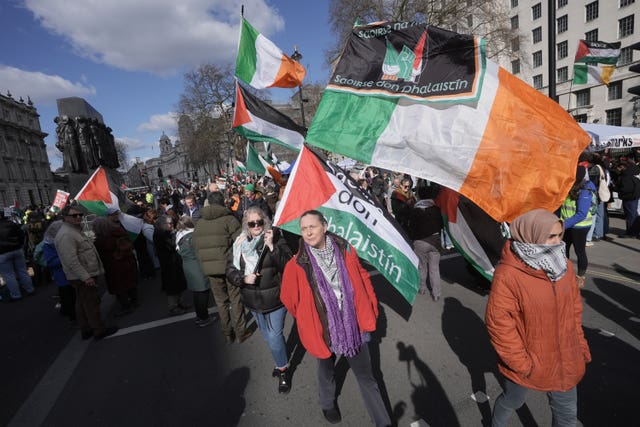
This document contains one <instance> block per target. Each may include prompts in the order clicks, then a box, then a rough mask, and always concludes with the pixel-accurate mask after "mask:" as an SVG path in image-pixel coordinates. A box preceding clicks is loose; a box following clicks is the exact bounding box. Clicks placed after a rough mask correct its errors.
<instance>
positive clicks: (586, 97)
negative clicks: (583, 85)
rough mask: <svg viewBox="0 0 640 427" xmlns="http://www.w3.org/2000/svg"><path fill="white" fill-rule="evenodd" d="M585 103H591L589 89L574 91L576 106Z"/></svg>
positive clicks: (585, 104) (583, 105)
mask: <svg viewBox="0 0 640 427" xmlns="http://www.w3.org/2000/svg"><path fill="white" fill-rule="evenodd" d="M587 105H591V90H589V89H585V90H581V91H579V92H576V106H577V107H586V106H587Z"/></svg>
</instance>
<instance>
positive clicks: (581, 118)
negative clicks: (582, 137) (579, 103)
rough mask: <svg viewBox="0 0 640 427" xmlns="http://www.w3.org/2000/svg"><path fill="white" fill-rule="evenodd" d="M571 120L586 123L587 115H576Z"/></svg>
mask: <svg viewBox="0 0 640 427" xmlns="http://www.w3.org/2000/svg"><path fill="white" fill-rule="evenodd" d="M573 118H574V119H575V120H576V122H578V123H587V115H586V114H576V115H575V116H573Z"/></svg>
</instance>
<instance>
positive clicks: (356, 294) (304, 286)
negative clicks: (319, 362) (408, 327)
mask: <svg viewBox="0 0 640 427" xmlns="http://www.w3.org/2000/svg"><path fill="white" fill-rule="evenodd" d="M332 236H333V237H334V238H335V241H336V244H338V247H339V248H340V249H341V250H342V253H343V255H344V259H345V265H346V268H347V271H348V272H349V278H350V279H351V285H352V286H353V302H354V306H355V311H356V317H357V319H358V326H359V328H360V331H361V332H372V331H375V330H376V319H377V317H378V299H377V298H376V294H375V292H374V290H373V286H372V285H371V279H370V278H369V273H368V272H367V270H365V269H364V268H363V267H362V265H361V264H360V261H359V260H358V255H357V254H356V250H355V249H354V248H353V247H352V246H351V245H349V243H348V242H346V241H345V240H343V239H342V238H340V237H337V236H335V235H332ZM310 280H311V281H313V285H312V284H310ZM317 288H318V287H317V285H316V284H315V279H314V278H313V271H312V269H311V264H310V261H309V256H308V255H307V252H306V250H305V249H304V245H303V244H302V242H301V244H300V251H299V252H298V254H297V255H295V256H294V257H293V258H291V260H289V262H288V263H287V265H286V267H285V269H284V274H283V276H282V288H281V289H280V299H281V300H282V303H283V304H284V305H285V307H287V310H288V311H289V313H291V315H292V316H293V317H295V318H296V324H297V325H298V334H299V335H300V341H301V342H302V345H303V346H304V348H305V349H307V351H308V352H309V353H311V355H313V356H315V357H317V358H319V359H326V358H328V357H331V350H330V349H329V343H328V342H327V341H328V340H327V339H328V335H329V332H328V329H327V324H326V317H327V316H326V312H325V308H324V303H323V302H322V297H320V294H319V292H318V291H317ZM314 289H315V291H314ZM316 300H317V301H318V304H316ZM319 310H321V311H319Z"/></svg>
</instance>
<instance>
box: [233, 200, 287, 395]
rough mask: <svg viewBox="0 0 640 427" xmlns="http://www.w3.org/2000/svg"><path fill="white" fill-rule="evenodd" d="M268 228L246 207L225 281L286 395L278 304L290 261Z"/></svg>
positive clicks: (260, 216)
mask: <svg viewBox="0 0 640 427" xmlns="http://www.w3.org/2000/svg"><path fill="white" fill-rule="evenodd" d="M278 237H279V236H278V235H276V233H275V232H274V230H272V229H271V221H270V220H269V217H268V216H267V214H266V213H265V212H264V211H263V210H262V209H260V208H259V207H256V206H252V207H250V208H248V209H247V210H246V211H245V212H244V214H243V217H242V233H241V234H240V235H239V236H238V237H237V238H236V241H235V242H234V243H233V252H232V253H231V254H229V258H228V259H227V269H226V275H227V281H228V282H229V283H231V285H233V286H237V287H239V288H240V292H241V295H242V302H243V303H244V305H245V307H247V308H248V309H249V310H251V313H252V314H253V317H254V319H256V323H257V324H258V327H259V328H260V332H262V336H263V337H264V340H265V341H266V342H267V344H268V345H269V348H270V349H271V354H272V355H273V359H274V362H275V365H276V366H275V369H274V370H273V376H274V377H278V391H279V392H280V393H288V392H289V390H290V389H291V386H290V384H289V378H288V372H287V370H288V368H289V356H288V354H287V346H286V343H285V340H284V335H283V333H282V331H283V329H284V319H285V317H286V315H287V310H286V308H285V307H284V306H283V305H282V302H281V301H280V283H281V280H282V271H283V270H284V266H285V265H286V263H287V261H289V259H290V258H291V251H290V250H289V247H288V246H287V245H286V243H285V241H284V239H279V238H278Z"/></svg>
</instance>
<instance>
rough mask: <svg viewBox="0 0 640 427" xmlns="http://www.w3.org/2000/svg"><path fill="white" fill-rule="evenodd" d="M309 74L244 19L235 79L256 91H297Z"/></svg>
mask: <svg viewBox="0 0 640 427" xmlns="http://www.w3.org/2000/svg"><path fill="white" fill-rule="evenodd" d="M305 74H306V70H305V69H304V67H303V66H302V64H300V63H299V62H297V61H294V60H293V59H291V58H289V57H288V56H287V55H285V54H284V53H283V52H282V50H280V48H279V47H278V46H276V45H275V44H273V42H272V41H271V40H269V39H267V38H266V37H264V36H263V35H262V34H260V33H259V32H258V31H257V30H256V29H255V28H253V27H252V26H251V24H249V22H247V20H246V19H244V17H243V18H242V27H241V29H240V44H239V46H238V57H237V59H236V77H237V78H239V79H240V80H242V81H243V82H245V83H247V84H248V85H251V86H253V87H254V88H256V89H265V88H268V87H297V86H300V85H301V84H302V80H303V79H304V76H305Z"/></svg>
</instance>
